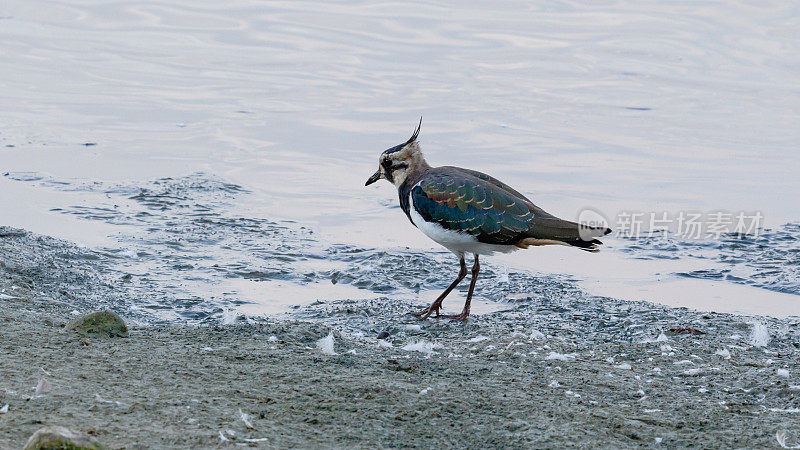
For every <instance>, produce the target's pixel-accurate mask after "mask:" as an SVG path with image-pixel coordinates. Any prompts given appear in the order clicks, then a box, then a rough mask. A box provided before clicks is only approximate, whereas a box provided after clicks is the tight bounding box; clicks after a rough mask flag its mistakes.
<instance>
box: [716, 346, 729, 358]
mask: <svg viewBox="0 0 800 450" xmlns="http://www.w3.org/2000/svg"><path fill="white" fill-rule="evenodd" d="M714 354H715V355H717V356H721V357H723V358H724V359H731V351H730V350H728V349H727V348H721V349H719V350H717V351H715V352H714Z"/></svg>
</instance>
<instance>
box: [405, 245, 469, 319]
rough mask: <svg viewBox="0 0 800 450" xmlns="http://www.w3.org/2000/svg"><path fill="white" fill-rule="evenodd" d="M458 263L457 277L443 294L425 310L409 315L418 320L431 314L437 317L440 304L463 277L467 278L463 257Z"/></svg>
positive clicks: (465, 263)
mask: <svg viewBox="0 0 800 450" xmlns="http://www.w3.org/2000/svg"><path fill="white" fill-rule="evenodd" d="M459 263H460V264H461V270H459V271H458V277H457V278H456V279H455V281H453V282H452V283H450V286H448V287H447V289H445V290H444V292H442V294H441V295H440V296H439V297H438V298H437V299H436V300H434V301H433V303H431V306H428V307H427V308H425V309H423V310H422V311H420V312H418V313H411V315H413V316H417V317H419V318H420V319H427V318H428V317H429V316H430V315H431V314H433V313H434V312H435V313H436V317H439V309H440V308H441V307H442V302H443V301H444V298H445V297H447V294H449V293H450V291H452V290H453V289H455V288H456V286H458V283H461V280H463V279H464V277H466V276H467V262H466V261H464V256H461V260H460V261H459Z"/></svg>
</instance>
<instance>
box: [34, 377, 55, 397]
mask: <svg viewBox="0 0 800 450" xmlns="http://www.w3.org/2000/svg"><path fill="white" fill-rule="evenodd" d="M52 388H53V385H51V384H50V382H49V381H47V378H45V377H42V378H39V382H38V383H37V384H36V388H35V389H34V391H33V395H35V396H37V397H38V396H40V395H44V394H46V393H48V392H50V390H51V389H52Z"/></svg>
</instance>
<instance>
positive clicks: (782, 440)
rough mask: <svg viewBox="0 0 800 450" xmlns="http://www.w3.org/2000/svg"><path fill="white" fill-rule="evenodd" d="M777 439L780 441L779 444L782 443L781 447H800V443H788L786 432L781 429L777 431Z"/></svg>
mask: <svg viewBox="0 0 800 450" xmlns="http://www.w3.org/2000/svg"><path fill="white" fill-rule="evenodd" d="M775 440H776V441H778V445H780V446H781V448H800V444H798V445H792V446H789V445H788V444H786V432H785V431H783V430H779V431H778V432H777V433H775Z"/></svg>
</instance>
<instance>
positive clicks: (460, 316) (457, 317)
mask: <svg viewBox="0 0 800 450" xmlns="http://www.w3.org/2000/svg"><path fill="white" fill-rule="evenodd" d="M480 271H481V265H480V264H478V255H477V254H475V264H473V265H472V279H471V280H469V291H467V301H466V302H464V310H463V311H461V314H454V315H448V316H442V317H444V318H446V319H455V320H463V321H465V322H466V320H467V318H468V317H469V305H470V302H471V301H472V292H473V291H474V290H475V281H477V279H478V272H480Z"/></svg>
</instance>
